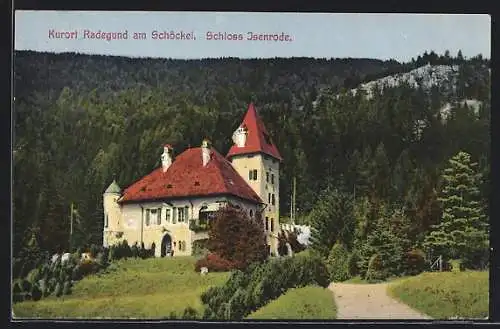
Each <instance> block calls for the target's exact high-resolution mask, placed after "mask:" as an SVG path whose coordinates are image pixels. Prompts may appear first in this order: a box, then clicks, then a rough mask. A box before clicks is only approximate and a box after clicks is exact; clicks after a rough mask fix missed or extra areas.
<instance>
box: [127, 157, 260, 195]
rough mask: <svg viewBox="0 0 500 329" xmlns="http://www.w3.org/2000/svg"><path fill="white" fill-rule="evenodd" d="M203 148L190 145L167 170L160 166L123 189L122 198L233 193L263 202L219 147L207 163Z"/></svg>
mask: <svg viewBox="0 0 500 329" xmlns="http://www.w3.org/2000/svg"><path fill="white" fill-rule="evenodd" d="M201 154H202V148H201V147H196V148H190V149H187V150H186V151H184V152H183V153H182V154H180V155H178V156H177V157H176V158H175V159H174V161H173V163H172V164H171V165H170V167H169V168H168V170H167V171H166V172H163V168H162V167H159V168H157V169H155V170H153V171H152V172H151V173H150V174H148V175H146V176H144V177H143V178H141V179H140V180H139V181H137V182H135V183H133V184H132V185H131V186H129V187H128V188H127V189H125V191H124V192H123V196H122V198H121V199H120V202H133V201H145V200H159V199H169V198H181V197H204V196H211V195H233V196H236V197H239V198H243V199H246V200H249V201H251V202H255V203H263V201H262V199H261V198H260V197H259V196H258V195H257V194H256V193H255V192H254V190H253V189H252V188H251V187H250V186H249V185H248V184H247V182H246V181H245V180H244V179H243V178H242V177H241V176H240V175H239V174H238V172H237V171H236V170H235V169H234V168H233V166H232V165H231V163H230V162H229V161H228V160H226V159H225V158H224V157H223V156H222V155H221V154H220V153H218V152H217V151H216V150H215V149H213V148H212V149H211V159H210V161H209V162H208V164H207V165H206V166H205V167H203V163H202V156H201Z"/></svg>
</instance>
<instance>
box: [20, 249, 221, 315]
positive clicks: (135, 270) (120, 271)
mask: <svg viewBox="0 0 500 329" xmlns="http://www.w3.org/2000/svg"><path fill="white" fill-rule="evenodd" d="M194 263H195V258H194V257H175V258H151V259H146V260H142V259H128V260H121V261H118V262H117V263H115V266H112V267H113V268H115V269H114V270H108V273H102V274H96V275H91V276H89V277H86V278H84V279H83V280H82V281H79V282H77V283H76V284H75V286H74V288H73V293H72V294H71V295H68V296H63V297H59V298H57V297H55V296H50V297H48V298H47V299H42V300H40V301H37V302H33V301H25V302H21V303H18V304H14V306H13V310H14V313H15V316H16V317H20V318H85V319H88V318H114V319H126V318H128V319H133V318H141V319H144V318H147V319H162V318H170V316H171V315H172V314H175V315H176V316H177V317H181V316H182V314H183V312H184V310H185V309H186V308H187V307H192V308H193V309H195V310H196V311H198V313H202V311H203V305H202V303H201V301H200V295H201V294H202V292H204V291H205V290H206V289H208V288H209V287H211V286H216V285H222V284H224V282H225V281H226V280H227V278H228V273H208V274H207V275H203V276H202V275H200V274H199V273H196V272H195V271H194V270H193V268H194Z"/></svg>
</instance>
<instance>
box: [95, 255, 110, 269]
mask: <svg viewBox="0 0 500 329" xmlns="http://www.w3.org/2000/svg"><path fill="white" fill-rule="evenodd" d="M95 262H96V263H97V265H99V267H106V266H107V265H108V260H107V259H106V256H105V254H104V252H99V253H98V254H97V257H96V258H95Z"/></svg>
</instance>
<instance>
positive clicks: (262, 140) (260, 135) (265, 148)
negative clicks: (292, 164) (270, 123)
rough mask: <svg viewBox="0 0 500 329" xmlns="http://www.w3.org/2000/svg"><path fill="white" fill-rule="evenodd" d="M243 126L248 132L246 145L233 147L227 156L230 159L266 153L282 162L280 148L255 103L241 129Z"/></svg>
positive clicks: (246, 115)
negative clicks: (272, 137) (236, 156)
mask: <svg viewBox="0 0 500 329" xmlns="http://www.w3.org/2000/svg"><path fill="white" fill-rule="evenodd" d="M242 126H243V127H245V128H246V129H247V132H248V135H247V140H246V144H245V146H243V147H238V146H237V145H233V146H231V149H229V152H228V154H227V157H228V158H231V157H232V156H235V155H240V154H250V153H265V154H267V155H270V156H272V157H274V158H276V159H278V160H280V161H281V160H282V158H281V155H280V152H279V151H278V148H277V147H276V145H274V143H273V141H272V139H271V137H270V136H269V133H268V132H267V130H266V127H265V126H264V122H262V119H261V118H260V117H259V115H258V114H257V111H256V110H255V107H254V105H253V103H250V105H248V110H247V113H246V114H245V117H244V118H243V122H242V123H241V125H240V127H242Z"/></svg>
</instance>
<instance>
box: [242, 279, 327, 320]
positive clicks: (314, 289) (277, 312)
mask: <svg viewBox="0 0 500 329" xmlns="http://www.w3.org/2000/svg"><path fill="white" fill-rule="evenodd" d="M335 317H336V306H335V302H334V299H333V294H332V292H331V291H330V290H328V289H325V288H322V287H318V286H307V287H303V288H295V289H290V290H288V291H287V292H286V293H285V294H284V295H281V296H280V297H279V298H277V299H275V300H273V301H272V302H270V303H269V304H267V305H265V306H264V307H262V308H260V309H258V310H257V311H255V312H254V313H252V314H250V315H249V316H248V317H247V319H251V320H271V319H284V320H316V319H317V320H328V319H335Z"/></svg>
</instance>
